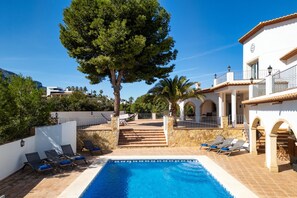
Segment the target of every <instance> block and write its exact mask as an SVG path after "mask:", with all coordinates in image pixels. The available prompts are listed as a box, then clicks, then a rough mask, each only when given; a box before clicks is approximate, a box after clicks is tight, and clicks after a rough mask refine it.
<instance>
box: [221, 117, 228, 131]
mask: <svg viewBox="0 0 297 198" xmlns="http://www.w3.org/2000/svg"><path fill="white" fill-rule="evenodd" d="M222 123H223V124H222V126H223V130H224V131H227V130H228V116H222Z"/></svg>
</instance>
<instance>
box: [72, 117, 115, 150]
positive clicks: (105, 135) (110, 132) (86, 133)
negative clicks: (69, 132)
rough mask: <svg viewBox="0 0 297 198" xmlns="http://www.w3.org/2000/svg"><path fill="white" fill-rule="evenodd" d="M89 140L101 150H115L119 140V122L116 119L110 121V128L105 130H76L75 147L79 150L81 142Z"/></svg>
mask: <svg viewBox="0 0 297 198" xmlns="http://www.w3.org/2000/svg"><path fill="white" fill-rule="evenodd" d="M85 139H89V140H92V142H93V143H94V144H96V145H98V146H99V147H101V148H102V149H103V150H111V149H115V148H117V146H118V139H119V121H118V118H117V117H113V118H112V120H111V127H110V128H105V129H98V128H97V129H92V128H86V129H78V130H77V147H78V149H81V148H82V146H83V140H85Z"/></svg>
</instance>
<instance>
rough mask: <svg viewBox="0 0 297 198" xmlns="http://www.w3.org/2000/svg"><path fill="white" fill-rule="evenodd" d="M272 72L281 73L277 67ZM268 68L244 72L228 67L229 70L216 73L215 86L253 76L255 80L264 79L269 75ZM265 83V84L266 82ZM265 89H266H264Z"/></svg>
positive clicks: (260, 86) (261, 87) (261, 86)
mask: <svg viewBox="0 0 297 198" xmlns="http://www.w3.org/2000/svg"><path fill="white" fill-rule="evenodd" d="M271 73H272V74H279V70H277V69H272V70H271ZM268 75H269V73H268V70H267V69H265V70H264V69H263V70H258V72H257V73H254V72H252V71H251V70H245V71H243V72H231V67H230V66H229V67H228V72H226V73H224V74H222V75H220V76H217V75H216V74H215V79H214V84H213V85H214V86H216V85H219V84H221V83H224V82H231V81H234V80H236V81H238V80H250V79H251V78H253V80H263V79H265V78H266V76H268ZM262 83H264V86H265V82H262ZM260 89H261V90H262V91H263V90H264V89H263V85H259V90H260ZM264 91H265V90H264Z"/></svg>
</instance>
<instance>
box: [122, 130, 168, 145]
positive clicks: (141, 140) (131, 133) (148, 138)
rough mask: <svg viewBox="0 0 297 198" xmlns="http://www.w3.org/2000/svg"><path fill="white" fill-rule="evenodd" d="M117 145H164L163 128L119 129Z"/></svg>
mask: <svg viewBox="0 0 297 198" xmlns="http://www.w3.org/2000/svg"><path fill="white" fill-rule="evenodd" d="M118 146H119V147H166V146H167V143H166V138H165V134H164V132H163V129H162V128H160V129H121V130H120V135H119V142H118Z"/></svg>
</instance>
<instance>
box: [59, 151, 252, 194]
mask: <svg viewBox="0 0 297 198" xmlns="http://www.w3.org/2000/svg"><path fill="white" fill-rule="evenodd" d="M164 159H167V160H176V159H179V160H198V161H199V163H200V164H201V165H202V166H203V167H204V168H205V169H206V170H207V171H208V173H209V174H211V175H212V176H213V177H214V178H215V179H216V180H217V181H219V183H220V184H223V186H224V187H225V188H226V189H227V191H229V192H230V193H231V194H232V195H233V196H234V197H240V198H254V197H258V196H257V195H255V194H254V193H253V192H252V191H251V190H249V189H248V188H247V187H245V186H244V185H243V184H242V183H240V182H239V181H238V180H236V179H235V178H234V177H233V176H231V175H230V174H228V173H227V172H226V171H225V170H224V169H223V168H222V167H220V166H219V165H218V164H216V163H215V162H214V161H212V160H211V159H210V158H209V157H207V156H204V155H199V156H197V155H155V156H103V157H101V156H100V157H99V158H98V159H97V160H96V161H95V162H94V163H93V164H91V165H90V166H89V167H88V168H87V169H86V170H85V171H84V172H83V173H81V174H80V175H79V176H78V177H77V178H76V179H75V180H74V181H73V182H72V183H71V184H70V185H69V186H68V187H67V188H66V189H65V190H64V191H63V192H62V193H61V194H60V195H59V196H58V197H59V198H69V197H71V198H75V197H81V196H82V195H83V193H84V192H85V191H86V189H88V187H89V186H90V184H91V183H92V182H93V181H94V179H95V178H96V176H97V175H98V173H99V175H100V174H101V172H102V171H104V169H105V165H106V164H107V165H108V162H110V161H109V160H115V161H117V160H118V161H122V160H126V161H127V160H128V161H130V160H131V161H132V160H164ZM182 170H184V169H182ZM152 177H153V176H152ZM139 184H140V185H142V184H144V185H145V183H143V180H141V181H140V182H139ZM162 185H164V184H163V183H162V184H160V186H162ZM176 188H177V189H178V188H179V187H176ZM92 197H93V196H92ZM101 197H103V198H106V197H104V196H101ZM108 197H110V196H108ZM108 197H107V198H108ZM192 197H193V198H194V197H199V194H197V195H193V196H192Z"/></svg>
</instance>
